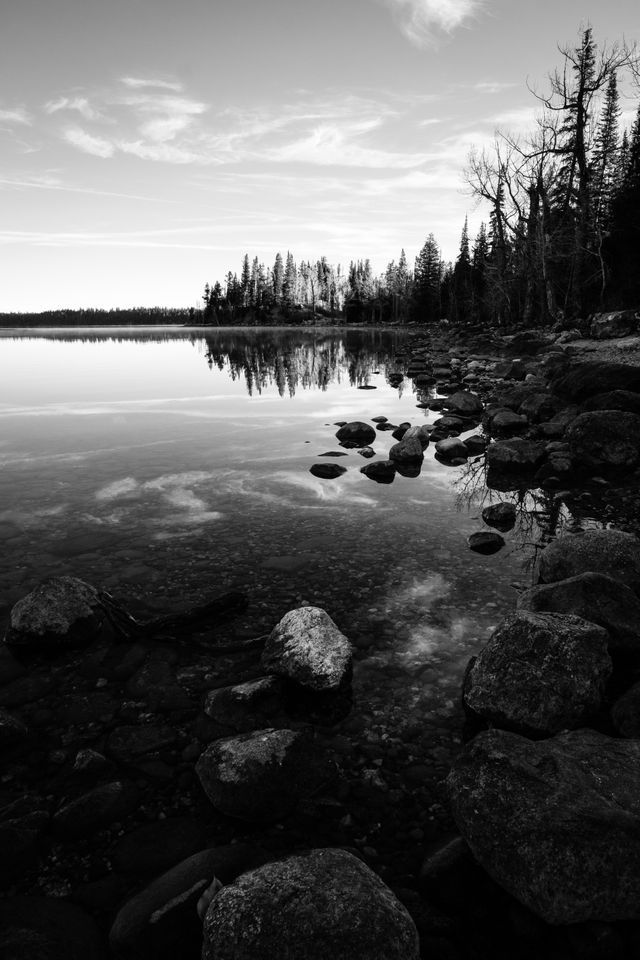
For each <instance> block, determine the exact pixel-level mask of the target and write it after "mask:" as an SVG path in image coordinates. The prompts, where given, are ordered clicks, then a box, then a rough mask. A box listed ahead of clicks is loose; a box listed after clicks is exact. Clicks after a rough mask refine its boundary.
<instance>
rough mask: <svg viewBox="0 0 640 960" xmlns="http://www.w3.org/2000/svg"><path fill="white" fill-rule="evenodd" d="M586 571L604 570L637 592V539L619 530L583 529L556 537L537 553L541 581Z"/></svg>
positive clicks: (639, 570)
mask: <svg viewBox="0 0 640 960" xmlns="http://www.w3.org/2000/svg"><path fill="white" fill-rule="evenodd" d="M587 572H591V573H604V574H606V575H607V576H610V577H613V579H614V580H619V581H620V582H621V583H624V584H626V585H627V586H628V587H630V588H631V590H633V591H634V593H636V594H638V595H640V541H639V540H638V539H637V538H636V537H634V536H633V534H631V533H623V532H622V530H586V531H585V532H584V533H567V534H564V535H563V536H562V537H558V539H557V540H554V541H553V542H552V543H550V544H549V546H548V547H545V549H544V550H543V551H542V553H541V554H540V560H539V564H538V578H539V580H540V583H555V582H556V581H557V580H567V579H568V578H569V577H576V576H578V575H579V574H581V573H587Z"/></svg>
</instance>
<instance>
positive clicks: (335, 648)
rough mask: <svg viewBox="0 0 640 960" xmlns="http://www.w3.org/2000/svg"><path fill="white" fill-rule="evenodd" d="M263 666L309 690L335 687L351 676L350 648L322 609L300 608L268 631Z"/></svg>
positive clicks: (343, 684)
mask: <svg viewBox="0 0 640 960" xmlns="http://www.w3.org/2000/svg"><path fill="white" fill-rule="evenodd" d="M262 666H263V667H264V669H265V670H267V671H268V672H269V673H273V674H275V675H276V676H279V677H284V678H286V679H287V680H293V681H295V682H296V683H297V684H300V686H302V687H306V688H307V689H310V690H315V691H326V690H338V689H340V688H342V687H344V686H345V685H346V684H348V683H349V681H350V679H351V667H352V648H351V644H350V643H349V641H348V640H347V638H346V637H345V635H344V634H343V633H341V632H340V630H339V629H338V627H337V626H336V625H335V623H334V622H333V620H332V619H331V617H330V616H329V614H328V613H327V612H326V611H325V610H322V609H321V608H320V607H300V608H299V609H297V610H290V611H289V612H288V613H286V614H285V615H284V617H283V618H282V620H280V622H279V623H278V624H277V625H276V626H275V627H274V629H273V630H272V631H271V633H270V634H269V637H268V638H267V641H266V643H265V646H264V649H263V652H262Z"/></svg>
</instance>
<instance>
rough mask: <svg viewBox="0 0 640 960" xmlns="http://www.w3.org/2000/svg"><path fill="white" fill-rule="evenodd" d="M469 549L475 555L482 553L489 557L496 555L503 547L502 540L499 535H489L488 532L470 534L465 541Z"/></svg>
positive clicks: (481, 531)
mask: <svg viewBox="0 0 640 960" xmlns="http://www.w3.org/2000/svg"><path fill="white" fill-rule="evenodd" d="M467 543H468V544H469V548H470V549H471V550H473V551H474V552H475V553H483V554H485V556H489V555H490V554H492V553H497V552H498V550H502V548H503V547H504V540H503V539H502V537H501V536H500V534H499V533H490V532H489V531H488V530H480V531H479V532H478V533H472V534H471V536H470V537H468V539H467Z"/></svg>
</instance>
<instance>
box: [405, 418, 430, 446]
mask: <svg viewBox="0 0 640 960" xmlns="http://www.w3.org/2000/svg"><path fill="white" fill-rule="evenodd" d="M430 432H431V428H430V427H429V426H427V424H426V423H424V424H422V425H421V426H419V427H408V428H407V430H406V431H405V434H404V436H403V438H402V439H403V440H412V439H413V438H416V437H417V439H418V440H419V441H420V443H421V445H422V449H423V450H424V449H425V448H426V447H428V446H429V434H430Z"/></svg>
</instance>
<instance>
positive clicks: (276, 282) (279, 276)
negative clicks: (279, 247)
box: [273, 253, 284, 305]
mask: <svg viewBox="0 0 640 960" xmlns="http://www.w3.org/2000/svg"><path fill="white" fill-rule="evenodd" d="M283 285H284V266H283V264H282V255H281V254H280V253H277V254H276V259H275V263H274V264H273V296H274V298H275V302H276V303H277V304H278V305H280V304H281V303H282V289H283Z"/></svg>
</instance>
